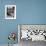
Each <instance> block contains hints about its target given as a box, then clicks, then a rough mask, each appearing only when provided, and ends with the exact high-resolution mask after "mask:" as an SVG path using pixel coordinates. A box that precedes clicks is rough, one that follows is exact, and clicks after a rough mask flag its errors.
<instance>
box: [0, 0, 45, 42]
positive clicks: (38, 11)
mask: <svg viewBox="0 0 46 46" xmlns="http://www.w3.org/2000/svg"><path fill="white" fill-rule="evenodd" d="M9 1H11V2H9ZM7 4H16V17H17V18H16V20H5V19H4V17H5V14H4V13H5V5H7ZM17 24H46V0H0V43H7V42H8V40H7V36H8V34H9V32H11V31H15V32H17V31H18V30H17ZM16 34H17V33H16ZM16 42H17V40H16Z"/></svg>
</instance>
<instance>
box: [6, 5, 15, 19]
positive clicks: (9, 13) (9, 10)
mask: <svg viewBox="0 0 46 46" xmlns="http://www.w3.org/2000/svg"><path fill="white" fill-rule="evenodd" d="M5 19H16V5H5Z"/></svg>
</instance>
